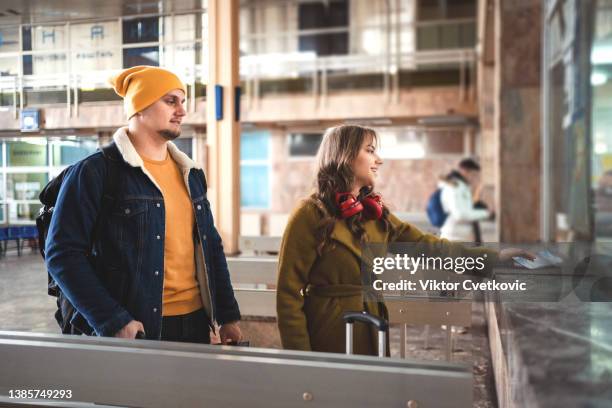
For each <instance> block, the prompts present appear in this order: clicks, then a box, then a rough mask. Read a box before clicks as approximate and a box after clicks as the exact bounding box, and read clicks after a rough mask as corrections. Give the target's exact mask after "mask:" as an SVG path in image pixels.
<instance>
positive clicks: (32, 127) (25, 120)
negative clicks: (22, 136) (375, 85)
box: [20, 109, 40, 132]
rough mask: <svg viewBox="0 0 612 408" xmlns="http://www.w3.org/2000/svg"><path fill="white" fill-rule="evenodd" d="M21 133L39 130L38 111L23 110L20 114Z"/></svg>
mask: <svg viewBox="0 0 612 408" xmlns="http://www.w3.org/2000/svg"><path fill="white" fill-rule="evenodd" d="M20 123H21V131H22V132H36V131H38V130H40V109H23V110H22V111H21V114H20Z"/></svg>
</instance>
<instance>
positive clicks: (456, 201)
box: [440, 159, 492, 242]
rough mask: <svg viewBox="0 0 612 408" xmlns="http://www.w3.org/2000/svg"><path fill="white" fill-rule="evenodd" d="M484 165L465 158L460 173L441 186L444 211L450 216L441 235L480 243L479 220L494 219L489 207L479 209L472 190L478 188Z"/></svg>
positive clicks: (445, 180)
mask: <svg viewBox="0 0 612 408" xmlns="http://www.w3.org/2000/svg"><path fill="white" fill-rule="evenodd" d="M479 180H480V165H479V164H478V163H477V162H476V161H474V160H473V159H463V160H461V161H460V162H459V168H458V170H453V171H452V172H450V173H449V174H448V175H447V176H446V178H445V179H444V180H443V181H442V182H441V183H440V185H441V189H442V192H441V195H440V201H441V203H442V209H443V210H444V212H445V213H447V214H448V216H447V218H446V221H445V222H444V225H442V228H441V229H440V236H441V237H442V238H446V239H448V240H451V241H462V242H478V241H480V226H479V225H478V221H480V220H485V219H487V218H490V217H491V216H492V214H491V212H489V211H488V210H487V209H485V208H476V207H475V204H474V200H473V197H472V191H471V187H473V186H478V184H479Z"/></svg>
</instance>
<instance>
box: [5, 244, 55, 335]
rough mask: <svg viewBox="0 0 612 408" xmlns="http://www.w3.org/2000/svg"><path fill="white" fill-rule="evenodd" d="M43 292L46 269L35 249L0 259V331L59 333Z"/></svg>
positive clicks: (49, 301) (52, 305) (52, 306)
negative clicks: (20, 254)
mask: <svg viewBox="0 0 612 408" xmlns="http://www.w3.org/2000/svg"><path fill="white" fill-rule="evenodd" d="M56 309H57V307H56V306H55V298H52V297H50V296H49V295H47V272H46V270H45V267H44V263H43V260H42V258H41V256H40V254H39V253H38V252H31V251H30V250H29V249H26V250H25V251H24V254H23V255H22V256H20V257H18V256H17V254H11V253H10V252H9V254H8V255H7V256H4V257H2V258H0V330H16V331H35V332H42V333H59V326H58V325H57V323H56V321H55V318H54V317H53V314H54V313H55V310H56Z"/></svg>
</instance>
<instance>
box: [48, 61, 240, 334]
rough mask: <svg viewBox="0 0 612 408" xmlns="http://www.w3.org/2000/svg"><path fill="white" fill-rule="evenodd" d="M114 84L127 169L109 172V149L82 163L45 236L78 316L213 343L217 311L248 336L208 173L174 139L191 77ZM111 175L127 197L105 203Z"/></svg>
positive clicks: (85, 323)
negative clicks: (209, 194) (124, 121)
mask: <svg viewBox="0 0 612 408" xmlns="http://www.w3.org/2000/svg"><path fill="white" fill-rule="evenodd" d="M111 83H112V85H113V87H114V89H115V91H116V92H117V94H119V95H120V96H121V97H123V98H124V108H125V111H126V114H127V118H128V126H127V127H122V128H120V129H118V130H117V131H116V132H115V134H114V135H113V142H114V144H115V146H116V149H117V163H118V164H117V166H118V167H119V168H120V172H119V173H120V177H118V179H117V180H106V178H105V177H106V175H107V174H108V167H109V165H108V159H106V158H105V157H104V156H103V155H102V153H101V152H97V153H95V154H93V155H91V156H89V157H88V158H86V159H84V160H82V161H81V162H79V163H77V164H75V165H74V166H73V167H72V168H71V169H70V171H69V172H68V173H67V175H66V178H65V179H64V182H63V183H62V187H61V189H60V192H59V196H58V198H57V203H56V207H55V210H54V214H53V218H52V221H51V225H50V227H49V233H48V237H47V241H46V262H47V268H48V270H49V273H50V274H51V276H52V277H53V278H54V279H55V280H56V282H57V283H58V285H59V286H60V288H61V290H62V292H63V293H64V294H65V296H66V297H67V298H68V300H69V301H70V303H72V305H74V307H75V309H76V313H75V316H74V317H73V318H72V320H71V322H72V324H73V325H74V326H75V327H77V328H78V329H79V330H80V331H82V332H84V333H88V332H92V331H93V332H95V333H96V334H97V335H99V336H115V337H122V338H135V337H136V335H137V334H138V332H144V333H145V336H146V338H147V339H161V340H170V341H188V342H198V343H209V342H210V331H209V328H213V326H214V323H215V322H217V323H218V324H219V325H220V330H219V335H220V337H221V341H222V342H223V343H226V342H229V341H239V340H240V339H241V332H240V329H239V327H238V324H237V321H238V320H239V319H240V311H239V309H238V304H237V302H236V299H235V297H234V292H233V288H232V285H231V282H230V277H229V273H228V270H227V263H226V260H225V255H224V253H223V246H222V243H221V238H220V236H219V234H218V232H217V230H216V229H215V227H214V223H213V217H212V214H211V211H210V204H209V202H208V200H207V198H206V181H205V178H204V173H203V171H202V170H201V169H200V168H199V167H197V165H196V164H195V163H194V162H193V161H192V160H191V159H189V158H188V157H187V156H186V155H185V154H183V153H182V152H180V151H179V150H178V148H177V147H176V146H175V145H174V144H173V143H172V142H171V141H172V140H174V139H176V138H177V137H179V135H180V133H181V121H182V119H183V117H184V116H185V109H184V107H183V103H184V102H185V86H184V84H183V83H182V82H181V81H180V79H179V78H178V77H177V76H176V75H174V74H173V73H171V72H170V71H167V70H164V69H161V68H157V67H149V66H137V67H133V68H129V69H126V70H124V71H122V72H121V73H119V74H118V75H117V76H115V77H113V78H111ZM105 183H109V184H110V183H118V184H117V197H116V199H115V200H114V202H113V203H112V204H111V205H109V207H110V208H109V210H108V211H104V213H101V211H100V210H101V203H102V200H103V191H105ZM106 185H108V184H106ZM105 194H106V196H107V197H108V194H107V193H105ZM107 201H108V199H107ZM98 216H99V217H100V220H98V218H97V217H98ZM94 230H95V231H96V232H95V240H94ZM92 242H94V251H91V247H92ZM90 252H91V253H92V256H90V255H89V254H90Z"/></svg>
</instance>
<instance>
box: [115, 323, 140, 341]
mask: <svg viewBox="0 0 612 408" xmlns="http://www.w3.org/2000/svg"><path fill="white" fill-rule="evenodd" d="M139 331H141V332H144V331H145V330H144V326H143V325H142V323H140V322H139V321H138V320H132V321H131V322H129V323H128V324H126V325H125V326H123V329H121V330H119V331H118V332H117V333H115V337H120V338H122V339H135V338H136V333H138V332H139Z"/></svg>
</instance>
